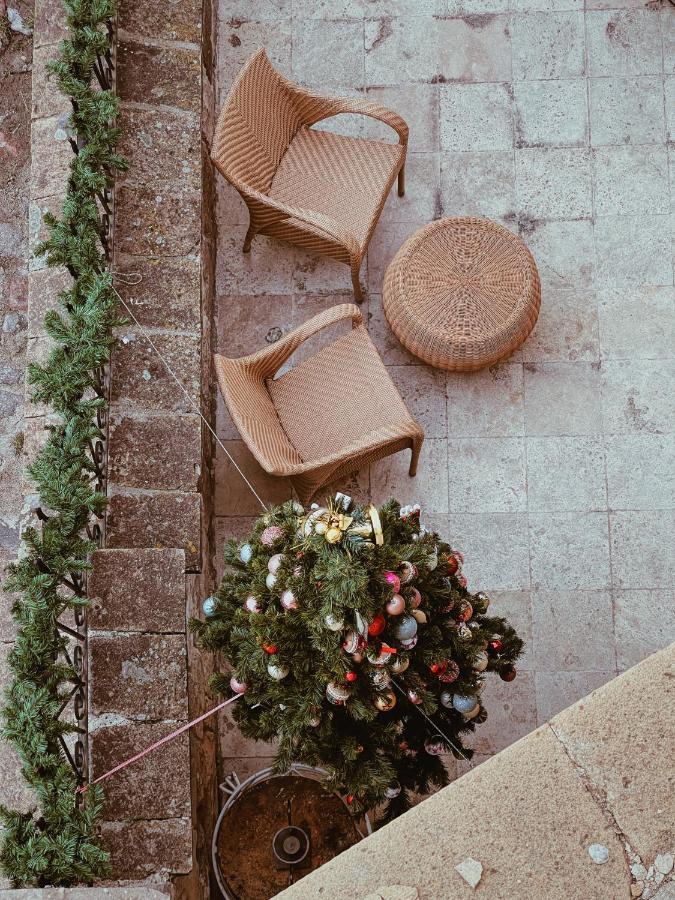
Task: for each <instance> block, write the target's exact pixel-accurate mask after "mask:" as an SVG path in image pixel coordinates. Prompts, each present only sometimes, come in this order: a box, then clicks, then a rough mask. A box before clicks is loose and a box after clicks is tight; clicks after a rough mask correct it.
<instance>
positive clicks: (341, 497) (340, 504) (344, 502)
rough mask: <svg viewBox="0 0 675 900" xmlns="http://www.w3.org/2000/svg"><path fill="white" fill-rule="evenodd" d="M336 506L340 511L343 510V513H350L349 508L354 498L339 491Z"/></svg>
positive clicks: (336, 496)
mask: <svg viewBox="0 0 675 900" xmlns="http://www.w3.org/2000/svg"><path fill="white" fill-rule="evenodd" d="M335 505H336V506H337V508H338V509H341V510H342V512H349V507H350V506H351V505H352V498H351V497H350V496H349V494H343V493H342V492H341V491H338V492H337V494H336V495H335Z"/></svg>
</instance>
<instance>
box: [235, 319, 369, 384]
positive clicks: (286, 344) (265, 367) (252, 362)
mask: <svg viewBox="0 0 675 900" xmlns="http://www.w3.org/2000/svg"><path fill="white" fill-rule="evenodd" d="M344 319H351V320H352V326H353V327H355V326H356V325H359V324H361V322H362V321H363V317H362V315H361V310H360V309H359V308H358V306H357V305H356V304H355V303H340V304H338V305H337V306H331V308H330V309H327V310H326V311H325V312H322V313H318V314H317V315H316V316H312V318H311V319H308V320H307V321H306V322H303V324H302V325H300V326H299V327H298V328H295V329H294V330H293V331H290V332H289V333H288V334H286V335H284V336H283V337H282V338H281V339H280V340H278V341H277V342H276V343H275V344H272V345H271V346H270V347H265V349H264V350H259V351H258V352H257V353H253V354H251V356H245V357H243V358H242V359H240V360H239V362H240V363H241V364H242V365H244V366H246V367H247V368H248V369H249V371H251V370H252V371H253V372H254V373H255V374H256V375H258V376H259V377H262V378H263V379H266V378H271V377H272V376H273V375H274V374H275V373H276V372H277V371H278V370H279V368H280V367H281V366H282V365H283V364H284V363H285V362H286V360H287V359H288V358H289V357H290V356H292V355H293V353H295V351H296V350H297V349H298V347H300V346H301V344H304V342H305V341H306V340H307V339H308V338H310V337H311V336H312V335H313V334H316V333H317V332H319V331H321V330H322V329H323V328H328V327H329V326H330V325H334V324H335V323H336V322H341V321H343V320H344Z"/></svg>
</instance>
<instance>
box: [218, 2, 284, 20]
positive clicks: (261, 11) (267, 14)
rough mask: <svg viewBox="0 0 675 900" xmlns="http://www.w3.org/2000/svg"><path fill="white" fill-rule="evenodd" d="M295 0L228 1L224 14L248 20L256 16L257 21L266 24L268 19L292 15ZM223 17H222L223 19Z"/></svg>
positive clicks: (228, 16)
mask: <svg viewBox="0 0 675 900" xmlns="http://www.w3.org/2000/svg"><path fill="white" fill-rule="evenodd" d="M292 6H293V0H256V3H255V6H254V5H253V4H252V3H251V0H227V3H226V4H225V5H224V7H223V9H222V12H224V13H225V16H226V17H227V18H228V19H229V18H233V19H243V20H246V19H248V18H249V17H250V16H251V13H253V14H254V16H255V19H256V21H259V22H260V21H263V22H266V21H267V20H268V19H283V18H285V17H288V16H290V15H291V11H292ZM222 18H223V17H222V16H221V19H222Z"/></svg>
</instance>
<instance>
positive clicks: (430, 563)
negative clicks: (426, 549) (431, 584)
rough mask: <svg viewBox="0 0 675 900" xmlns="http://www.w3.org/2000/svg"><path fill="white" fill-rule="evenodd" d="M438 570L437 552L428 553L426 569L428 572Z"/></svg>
mask: <svg viewBox="0 0 675 900" xmlns="http://www.w3.org/2000/svg"><path fill="white" fill-rule="evenodd" d="M436 568H438V551H437V550H434V551H433V553H430V554H429V556H427V569H429V571H430V572H433V571H434V569H436Z"/></svg>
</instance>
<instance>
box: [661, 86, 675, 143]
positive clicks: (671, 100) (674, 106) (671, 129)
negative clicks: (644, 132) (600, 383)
mask: <svg viewBox="0 0 675 900" xmlns="http://www.w3.org/2000/svg"><path fill="white" fill-rule="evenodd" d="M663 85H664V90H665V95H666V100H665V107H666V139H667V140H668V141H675V76H673V75H668V77H667V78H665V79H664V82H663Z"/></svg>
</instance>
